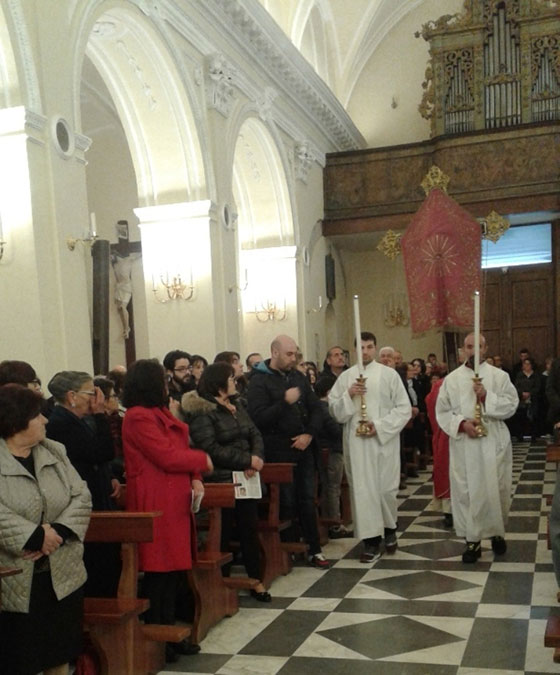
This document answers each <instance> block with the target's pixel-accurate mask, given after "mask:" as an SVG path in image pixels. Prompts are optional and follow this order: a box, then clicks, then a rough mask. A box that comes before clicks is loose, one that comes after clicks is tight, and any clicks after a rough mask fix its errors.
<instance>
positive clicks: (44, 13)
mask: <svg viewBox="0 0 560 675" xmlns="http://www.w3.org/2000/svg"><path fill="white" fill-rule="evenodd" d="M559 158H560V0H346V1H345V2H343V0H56V1H55V0H5V1H4V2H2V3H0V313H1V314H2V316H4V329H3V330H2V340H1V343H0V360H3V359H18V360H23V361H27V362H29V363H31V364H32V365H33V367H34V368H35V370H36V371H37V374H38V375H39V377H40V378H41V379H42V380H43V382H47V381H48V380H49V379H50V378H51V377H52V375H53V374H54V373H56V372H57V371H60V370H65V369H72V370H81V371H86V372H89V373H95V374H97V373H106V372H108V370H109V369H110V368H113V367H114V366H116V365H125V366H126V365H127V364H130V363H131V362H132V361H134V360H135V359H139V358H152V357H155V358H158V359H160V360H162V359H163V357H164V355H165V354H166V353H167V352H169V351H170V350H172V349H184V350H187V351H188V352H190V353H196V354H202V355H205V356H206V357H207V358H209V359H212V358H213V356H214V354H216V353H217V352H220V351H222V350H236V351H237V352H239V353H240V354H241V356H242V358H243V359H244V358H245V356H246V355H248V354H249V353H252V352H259V353H261V354H263V355H266V356H268V355H269V352H270V343H271V340H272V339H273V338H274V337H275V336H276V335H277V334H286V335H289V336H292V337H293V338H294V339H295V340H296V342H297V344H298V345H299V347H300V349H301V351H302V353H303V355H304V358H305V359H306V360H309V361H314V362H315V363H318V364H321V363H322V362H323V359H324V358H325V353H326V351H327V349H328V348H329V347H330V346H332V345H335V344H340V345H342V346H344V347H345V348H346V349H348V350H349V351H350V352H352V348H351V345H352V340H353V335H354V333H353V319H352V297H353V296H354V295H358V296H359V298H360V314H361V325H362V329H363V330H370V331H373V332H374V333H375V335H376V336H377V345H378V346H379V347H380V346H382V345H392V346H393V347H394V348H395V349H399V350H400V351H401V352H402V354H403V355H404V356H405V359H406V360H408V359H412V358H414V357H417V356H421V357H423V358H425V357H426V355H427V354H429V353H430V352H433V353H435V354H437V356H438V358H440V359H442V360H444V361H446V362H447V363H448V364H449V365H450V366H453V365H457V359H458V353H457V352H458V346H459V345H460V343H461V340H462V336H464V335H465V333H466V332H468V330H469V329H468V327H467V325H466V324H465V323H463V324H462V325H460V324H458V323H457V322H454V321H450V320H448V319H449V317H443V319H442V320H441V321H438V322H436V321H431V314H430V311H431V310H430V303H429V298H428V297H427V296H426V297H425V298H421V299H420V300H417V299H415V300H414V303H415V305H414V304H413V303H412V300H413V298H417V295H413V294H412V293H411V288H410V282H409V279H408V275H407V269H406V267H405V264H404V261H403V251H402V250H401V246H400V244H399V242H400V238H401V237H402V236H403V235H404V233H405V232H406V231H407V228H408V227H409V225H410V223H411V222H412V221H413V218H414V217H415V214H417V213H418V212H419V210H420V209H421V208H422V206H423V204H425V200H427V199H428V195H429V194H430V189H431V188H433V187H434V185H431V186H430V188H428V189H427V188H426V187H425V181H426V177H427V176H429V175H430V172H431V171H432V169H433V168H434V167H435V170H437V171H438V174H437V175H438V179H437V182H436V184H435V188H440V189H443V191H444V192H445V194H446V195H447V196H448V197H449V199H450V201H453V202H455V203H457V204H458V205H460V207H461V208H462V209H463V210H464V211H465V212H467V214H468V216H469V217H470V218H471V221H474V222H476V223H478V224H479V225H480V231H481V254H482V263H481V268H477V274H479V278H480V283H481V287H480V291H481V294H482V302H483V307H482V314H481V328H482V331H483V332H484V334H485V336H486V339H487V343H488V345H489V353H490V354H500V355H501V356H502V359H503V363H504V364H505V365H506V366H507V367H511V366H512V365H513V364H514V362H515V361H516V360H517V355H518V352H519V350H520V349H522V348H524V347H527V348H529V349H530V350H531V354H532V355H533V356H534V358H535V359H536V361H537V363H539V364H544V362H545V359H546V358H547V357H549V356H551V357H558V356H559V355H560V349H559V346H560V332H559V330H558V316H559V312H560V274H559V272H560V204H559V201H558V187H559V185H558V181H559V176H560V171H559V170H560V161H559ZM442 177H443V178H442ZM442 180H443V181H444V183H442V182H441V181H442ZM442 185H443V187H442ZM455 234H456V236H457V241H458V243H457V246H458V251H459V253H458V258H459V259H461V258H462V257H466V255H467V254H468V253H469V250H468V246H467V244H465V241H464V240H463V242H462V243H461V236H462V235H461V232H460V231H456V233H455ZM436 253H437V252H436ZM444 254H445V252H444V253H443V254H442V255H444ZM438 255H439V253H438ZM421 256H422V253H421V251H420V252H418V254H417V255H416V256H414V254H413V255H412V257H416V258H417V260H418V261H419V260H420V258H421ZM450 264H453V265H455V262H454V261H452V262H451V263H450ZM455 301H456V298H453V297H451V298H450V299H449V304H450V306H453V304H454V302H455ZM450 311H451V310H450ZM419 318H420V319H424V320H425V321H424V323H423V324H422V329H421V330H418V325H415V321H416V320H418V319H419ZM426 321H427V323H426ZM430 321H431V322H430ZM555 479H556V466H555V465H554V464H552V463H550V462H547V461H546V449H545V446H544V442H543V443H541V444H539V442H536V443H533V444H529V443H528V442H525V443H524V442H521V443H517V444H516V445H515V447H514V495H513V501H512V508H511V513H510V521H509V529H508V540H509V541H510V542H511V546H510V549H509V550H508V554H507V556H506V557H505V558H504V560H501V561H494V559H493V555H492V553H491V551H489V550H483V555H482V558H481V561H480V563H479V564H478V565H477V567H476V569H474V570H473V569H468V570H465V569H464V567H462V565H461V563H460V561H459V557H460V551H461V549H462V542H459V541H458V540H457V539H456V538H455V537H454V536H453V533H452V532H450V531H448V530H445V528H444V527H443V525H442V523H441V519H440V518H439V515H438V514H435V513H434V512H433V511H432V507H431V504H430V502H431V499H430V495H431V494H432V485H431V476H430V472H429V471H428V470H426V471H421V472H420V474H419V476H418V478H415V479H414V480H412V481H409V482H408V484H407V489H406V490H405V491H402V493H401V494H399V551H398V552H397V554H396V555H395V556H394V557H392V558H390V559H387V558H384V559H382V560H381V561H380V562H378V563H377V564H375V565H374V566H371V565H370V566H369V567H368V566H364V565H363V564H361V563H359V561H358V557H359V554H358V553H357V548H356V546H357V541H356V540H352V539H344V540H338V541H333V542H331V543H329V544H328V545H327V546H326V547H325V554H326V556H327V557H328V558H329V559H330V560H332V561H333V562H335V564H334V565H333V567H332V568H331V570H330V571H328V572H326V573H324V572H321V571H318V570H314V569H308V568H306V567H303V566H298V565H296V567H295V568H294V569H293V571H292V572H291V573H290V574H289V575H287V576H286V577H281V578H280V579H278V580H277V581H276V582H274V584H273V585H272V587H271V594H272V596H273V602H272V603H271V604H270V605H269V606H267V607H266V608H262V607H258V606H257V605H256V604H255V602H254V601H252V600H251V599H250V598H249V597H248V596H247V597H244V596H242V597H241V608H240V610H239V612H238V613H237V614H236V615H235V616H233V617H231V618H228V619H224V620H223V621H222V622H220V624H218V625H217V626H216V627H215V628H214V629H213V630H212V631H211V632H210V633H209V634H208V636H207V637H206V638H205V640H204V641H203V642H202V643H201V646H202V651H201V653H200V654H198V655H196V656H185V657H182V658H181V659H180V660H179V662H178V663H176V664H172V665H168V670H167V671H165V672H181V673H182V672H189V673H220V674H222V675H226V674H231V675H233V674H237V673H261V674H270V675H273V674H276V673H279V674H281V675H288V674H291V673H298V674H299V673H319V672H322V673H331V672H332V673H335V672H336V673H339V672H355V673H364V674H365V673H372V672H375V673H387V674H393V673H394V674H397V673H398V674H404V673H410V674H415V675H416V674H418V675H421V674H425V673H430V675H433V674H440V673H441V674H442V675H444V674H445V675H447V674H451V673H458V674H459V675H467V674H469V673H487V674H488V675H498V674H505V673H511V674H513V673H516V674H517V673H519V674H521V673H527V674H529V673H531V674H535V675H536V674H537V673H545V672H551V673H553V672H558V668H559V667H560V666H559V665H558V664H555V663H554V662H553V658H552V654H553V652H552V650H551V649H547V648H545V647H544V643H543V639H544V632H545V626H546V620H547V618H548V616H549V614H550V613H551V612H554V611H556V613H558V614H560V611H559V610H558V609H557V608H556V610H555V609H554V607H555V605H556V604H557V601H556V593H557V591H558V588H557V585H556V581H555V578H554V573H553V568H552V562H551V556H550V551H549V550H548V549H547V513H548V509H549V507H548V505H547V495H551V494H552V492H553V490H554V484H555Z"/></svg>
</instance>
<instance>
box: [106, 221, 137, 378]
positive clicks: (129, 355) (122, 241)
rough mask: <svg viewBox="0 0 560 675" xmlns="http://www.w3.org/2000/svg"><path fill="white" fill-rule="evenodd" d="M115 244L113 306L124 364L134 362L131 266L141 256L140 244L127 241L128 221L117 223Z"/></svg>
mask: <svg viewBox="0 0 560 675" xmlns="http://www.w3.org/2000/svg"><path fill="white" fill-rule="evenodd" d="M116 227H117V243H116V244H111V265H112V266H113V272H114V274H115V295H114V299H115V304H116V306H117V311H118V313H119V316H120V319H121V322H122V336H123V338H124V343H125V353H126V364H127V366H129V365H130V364H131V363H132V362H133V361H135V360H136V344H135V340H134V307H133V298H132V265H133V263H134V261H135V260H137V259H138V258H140V256H141V255H142V244H141V242H139V241H133V242H131V241H129V238H128V237H129V232H128V221H127V220H119V221H118V222H117V226H116Z"/></svg>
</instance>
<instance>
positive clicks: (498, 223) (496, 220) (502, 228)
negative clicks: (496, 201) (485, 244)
mask: <svg viewBox="0 0 560 675" xmlns="http://www.w3.org/2000/svg"><path fill="white" fill-rule="evenodd" d="M482 227H483V230H482V231H483V235H482V237H483V239H489V240H490V241H493V242H494V243H496V242H497V241H498V239H499V238H500V237H501V236H502V235H503V234H504V232H506V230H508V229H509V220H508V219H507V218H504V216H501V215H500V214H499V213H496V211H490V213H489V214H488V215H487V216H486V218H483V219H482Z"/></svg>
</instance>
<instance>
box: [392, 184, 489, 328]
mask: <svg viewBox="0 0 560 675" xmlns="http://www.w3.org/2000/svg"><path fill="white" fill-rule="evenodd" d="M401 251H402V255H403V261H404V270H405V274H406V283H407V286H408V299H409V304H410V323H411V327H412V331H413V333H422V332H424V331H426V330H429V329H430V328H437V327H441V328H449V329H454V328H456V327H459V326H467V327H472V325H473V321H474V304H473V294H474V292H475V290H480V281H481V271H480V264H481V231H480V225H479V223H478V222H477V221H476V220H475V219H474V218H473V217H472V216H471V214H470V213H468V212H467V211H465V209H463V208H462V207H461V206H459V204H457V202H456V201H455V200H454V199H452V198H451V197H449V196H448V195H446V194H445V193H444V192H442V191H441V190H439V189H433V190H431V191H430V193H429V194H428V196H427V197H426V199H425V201H424V203H423V204H422V206H421V207H420V209H419V210H418V212H417V213H416V214H415V216H414V217H413V219H412V221H411V223H410V225H409V226H408V228H407V230H406V232H405V234H404V235H403V237H402V239H401Z"/></svg>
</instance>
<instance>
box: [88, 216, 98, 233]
mask: <svg viewBox="0 0 560 675" xmlns="http://www.w3.org/2000/svg"><path fill="white" fill-rule="evenodd" d="M89 233H90V235H91V236H92V237H97V225H96V221H95V213H94V212H93V211H92V212H91V213H90V214H89Z"/></svg>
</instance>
